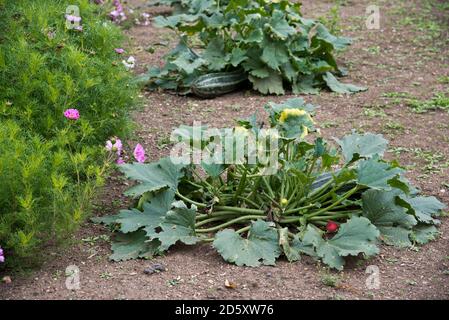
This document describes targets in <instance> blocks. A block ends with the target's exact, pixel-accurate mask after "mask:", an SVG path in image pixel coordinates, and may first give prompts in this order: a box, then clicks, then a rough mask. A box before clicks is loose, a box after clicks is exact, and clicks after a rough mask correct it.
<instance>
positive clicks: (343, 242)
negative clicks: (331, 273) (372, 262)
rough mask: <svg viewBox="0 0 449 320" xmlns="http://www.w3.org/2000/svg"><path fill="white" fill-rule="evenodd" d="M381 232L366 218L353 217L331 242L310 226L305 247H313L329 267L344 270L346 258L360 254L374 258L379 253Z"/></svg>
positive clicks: (305, 237)
mask: <svg viewBox="0 0 449 320" xmlns="http://www.w3.org/2000/svg"><path fill="white" fill-rule="evenodd" d="M378 237H379V230H377V228H376V227H375V226H374V225H373V224H371V222H370V221H369V220H368V219H367V218H364V217H356V216H354V217H352V218H351V219H349V220H348V221H347V222H346V223H343V224H342V225H340V229H339V231H338V233H337V234H336V235H335V236H334V237H333V238H332V239H329V240H325V239H323V236H322V233H321V232H320V231H319V230H318V229H316V228H315V227H314V226H312V225H308V226H307V229H306V232H305V234H304V237H303V239H302V240H303V244H304V245H311V246H313V247H314V248H315V252H316V254H317V255H318V257H320V258H321V259H322V260H323V262H324V263H325V264H327V265H328V266H330V267H332V268H335V269H338V270H342V269H343V266H344V263H345V261H344V257H346V256H349V255H351V256H357V255H358V254H360V253H363V254H365V255H366V256H372V255H375V254H377V253H379V248H378V247H377V246H376V239H377V238H378Z"/></svg>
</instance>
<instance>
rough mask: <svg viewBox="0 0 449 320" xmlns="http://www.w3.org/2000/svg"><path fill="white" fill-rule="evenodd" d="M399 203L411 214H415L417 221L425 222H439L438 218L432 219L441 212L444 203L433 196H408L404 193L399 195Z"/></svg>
mask: <svg viewBox="0 0 449 320" xmlns="http://www.w3.org/2000/svg"><path fill="white" fill-rule="evenodd" d="M400 200H402V201H399V204H401V205H403V206H404V207H406V208H407V209H408V210H409V212H410V213H411V214H414V215H415V216H416V219H418V221H419V222H423V223H427V224H439V223H440V222H439V220H437V219H434V217H437V216H439V215H440V214H441V210H443V209H444V208H445V207H446V205H445V204H444V203H441V202H440V201H439V200H438V199H437V198H435V197H424V196H419V197H410V196H406V195H401V196H400Z"/></svg>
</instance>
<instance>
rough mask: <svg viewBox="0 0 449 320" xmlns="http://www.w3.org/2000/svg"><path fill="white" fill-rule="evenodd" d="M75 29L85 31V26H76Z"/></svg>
mask: <svg viewBox="0 0 449 320" xmlns="http://www.w3.org/2000/svg"><path fill="white" fill-rule="evenodd" d="M73 30H76V31H80V32H81V31H83V26H76V27H75V28H73Z"/></svg>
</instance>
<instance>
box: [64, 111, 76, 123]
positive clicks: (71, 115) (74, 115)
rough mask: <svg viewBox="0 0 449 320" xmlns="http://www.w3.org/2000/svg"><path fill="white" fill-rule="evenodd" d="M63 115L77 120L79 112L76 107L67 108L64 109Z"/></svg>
mask: <svg viewBox="0 0 449 320" xmlns="http://www.w3.org/2000/svg"><path fill="white" fill-rule="evenodd" d="M64 117H66V118H67V119H69V120H78V119H79V117H80V112H79V111H78V110H77V109H67V110H66V111H64Z"/></svg>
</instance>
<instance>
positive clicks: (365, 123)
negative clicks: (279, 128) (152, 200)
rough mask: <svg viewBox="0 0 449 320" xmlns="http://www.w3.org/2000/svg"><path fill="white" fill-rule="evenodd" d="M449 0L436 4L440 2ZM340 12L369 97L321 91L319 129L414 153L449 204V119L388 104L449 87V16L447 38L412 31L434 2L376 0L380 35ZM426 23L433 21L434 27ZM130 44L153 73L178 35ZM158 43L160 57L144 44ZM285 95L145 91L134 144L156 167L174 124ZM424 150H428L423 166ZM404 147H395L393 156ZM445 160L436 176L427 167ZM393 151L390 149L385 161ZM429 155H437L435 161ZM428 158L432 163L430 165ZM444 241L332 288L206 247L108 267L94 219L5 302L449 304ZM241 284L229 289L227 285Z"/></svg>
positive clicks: (311, 10)
mask: <svg viewBox="0 0 449 320" xmlns="http://www.w3.org/2000/svg"><path fill="white" fill-rule="evenodd" d="M144 2H145V1H142V0H134V1H130V5H131V6H134V7H135V8H136V10H140V11H143V10H144V11H146V12H149V13H152V14H154V13H155V12H158V11H159V12H161V11H164V10H165V11H167V10H166V9H154V8H147V7H140V8H139V4H142V3H144ZM303 2H304V9H303V13H304V15H305V16H306V17H311V16H319V15H321V14H323V13H325V12H327V10H328V9H329V8H330V7H331V6H332V1H325V0H319V1H316V0H315V1H312V0H307V1H303ZM443 2H444V1H440V3H443ZM345 3H346V5H344V6H342V7H341V21H342V25H343V33H344V34H345V35H348V36H351V37H353V38H354V39H355V43H354V45H353V46H352V47H351V48H350V49H349V50H347V51H346V52H344V53H343V54H341V55H340V57H339V60H340V62H341V63H342V64H343V65H346V66H347V67H348V68H349V71H350V72H349V77H348V78H347V80H346V81H348V82H351V83H356V84H361V85H365V86H368V87H369V90H368V91H367V92H364V93H360V94H356V95H352V96H344V95H337V94H332V93H329V92H322V93H321V94H320V95H316V96H306V97H304V98H305V99H306V100H307V101H309V102H312V103H314V104H316V105H320V106H321V107H320V108H319V110H318V112H317V117H316V119H317V122H318V123H321V124H322V132H323V134H324V135H325V136H326V137H327V138H331V137H341V136H342V135H344V134H345V133H348V132H350V130H351V129H352V128H355V129H358V130H361V131H371V132H379V133H383V134H384V135H385V136H386V137H387V138H388V139H389V140H390V141H391V148H397V147H403V148H409V149H407V150H408V152H407V150H405V152H401V153H398V154H397V158H398V159H399V160H400V161H401V163H402V164H405V165H408V166H409V167H410V174H409V178H410V179H411V180H412V181H413V182H415V183H416V185H417V186H419V187H420V188H422V190H423V192H424V193H426V194H428V195H435V196H437V197H439V198H440V199H441V200H442V201H444V202H445V203H449V185H448V184H447V183H448V182H449V174H448V173H449V172H448V171H449V170H448V168H447V167H448V165H449V162H448V156H449V135H448V133H449V114H448V112H446V111H431V112H427V113H424V114H416V113H413V112H412V111H411V109H410V108H409V107H408V106H407V105H406V104H405V103H403V102H402V101H400V100H398V99H394V98H387V97H384V96H383V94H385V93H390V92H408V93H410V94H412V95H413V96H415V97H417V98H419V99H428V98H431V97H432V95H433V93H435V92H442V91H445V90H447V87H448V85H447V83H446V84H443V83H441V82H440V81H438V80H437V79H438V78H439V77H441V76H448V75H449V45H448V43H447V39H448V38H449V37H448V30H449V28H448V20H449V14H448V11H445V12H443V11H438V10H437V9H434V10H433V18H434V19H436V18H438V19H440V20H439V25H440V26H442V28H443V29H442V31H443V34H442V36H440V37H439V38H429V32H430V31H429V28H427V27H424V28H422V29H423V30H419V28H420V25H404V23H405V22H407V19H415V18H419V17H420V16H421V15H422V14H423V13H422V11H421V10H420V8H421V7H422V6H423V4H424V3H426V1H417V0H413V1H377V3H378V4H379V5H380V9H381V30H367V29H366V27H365V22H364V21H365V18H364V17H365V10H366V7H367V6H368V5H369V4H371V3H372V1H366V0H357V1H354V0H353V1H345ZM428 20H429V19H427V20H426V21H428ZM127 32H128V34H129V35H130V37H131V44H130V47H129V49H128V53H132V54H133V55H134V56H136V58H137V61H138V64H139V68H138V69H139V70H137V71H138V72H141V71H142V70H144V66H145V65H152V64H159V63H161V56H162V55H163V53H164V52H166V51H167V49H168V48H166V47H160V46H155V43H157V42H161V41H168V42H169V43H170V44H174V42H175V37H174V34H173V33H171V32H169V31H167V30H159V29H155V28H154V27H152V26H151V25H150V26H135V27H133V28H131V29H130V30H128V31H127ZM148 46H154V47H155V48H156V51H155V53H153V54H150V53H148V52H147V51H146V50H145V48H147V47H148ZM286 98H288V96H283V97H274V96H268V97H267V96H260V95H258V94H256V93H254V92H236V93H232V94H229V95H226V96H223V97H220V98H217V99H214V100H199V99H196V98H194V97H180V96H175V95H170V94H167V93H145V94H144V103H145V106H144V109H143V110H141V111H139V112H138V113H136V114H135V119H136V120H137V122H138V124H139V128H138V131H137V134H138V139H137V138H136V140H139V141H143V144H144V145H145V147H146V148H147V149H148V150H150V157H151V159H152V160H156V159H157V158H159V157H160V156H161V155H164V154H167V153H168V150H169V146H167V145H166V144H165V141H166V139H167V137H168V135H169V133H170V132H171V130H172V128H174V127H177V126H178V125H180V124H189V123H192V122H193V120H199V121H202V122H204V123H209V124H211V125H213V126H218V127H221V126H227V125H232V124H233V119H235V118H241V117H244V116H248V115H250V114H252V113H253V112H254V111H256V110H261V107H262V106H263V105H264V104H265V103H266V102H268V101H281V100H284V99H286ZM413 148H421V150H422V151H428V153H427V158H425V157H424V156H423V153H422V152H421V153H420V152H418V151H417V152H413V150H412V151H410V150H411V149H413ZM396 150H398V149H396ZM438 155H440V156H441V157H440V159H439V160H438V161H437V162H435V164H434V170H431V172H429V171H428V170H426V169H425V166H426V165H427V164H429V161H431V160H432V159H434V158H435V156H438ZM394 156H396V154H394V153H390V154H389V157H394ZM432 156H433V158H432V159H431V157H432ZM426 159H427V160H426ZM127 185H128V184H127V183H126V182H124V181H123V179H121V178H120V177H118V176H115V177H112V178H111V179H110V181H109V183H108V186H107V187H106V188H105V190H104V195H103V196H102V197H101V200H99V203H98V205H97V214H98V215H103V214H112V213H115V212H116V211H117V210H118V208H124V207H126V205H127V204H128V203H129V200H128V199H126V198H124V197H123V196H121V192H122V191H123V190H124V189H126V187H127ZM440 230H441V236H440V238H439V239H438V240H437V241H434V242H432V243H430V244H428V245H426V246H424V247H422V248H419V249H416V250H410V249H408V250H400V249H396V248H392V247H387V246H382V248H381V254H380V255H379V256H377V257H375V258H373V259H371V260H369V261H364V260H361V261H359V262H356V261H352V262H350V263H349V264H348V265H347V267H346V268H345V271H344V272H341V273H332V274H333V275H334V276H336V277H337V278H338V279H339V281H340V284H339V285H337V286H336V287H330V286H326V285H325V284H324V283H323V279H325V278H326V276H327V275H328V271H326V270H325V269H324V268H323V267H322V266H320V265H317V264H316V263H315V262H313V261H312V260H311V259H308V258H304V259H302V261H301V262H297V263H288V262H286V261H283V260H282V259H281V261H279V263H278V264H277V265H276V267H261V268H244V267H237V266H234V265H230V264H227V263H225V262H224V261H223V260H222V259H221V257H220V256H219V255H218V254H217V253H216V252H215V250H213V249H212V248H211V247H210V245H200V246H195V247H186V246H176V247H175V248H174V249H172V250H170V252H168V253H167V255H166V256H164V257H158V258H156V259H155V260H154V261H144V260H138V261H128V262H121V263H112V262H110V261H108V255H109V254H110V244H109V243H108V242H107V241H103V240H97V241H91V243H89V242H86V241H82V240H81V239H86V238H89V237H95V236H100V235H105V234H106V235H108V231H107V230H106V229H105V228H103V227H101V226H96V225H93V224H91V223H86V225H85V226H84V227H83V228H82V229H81V230H80V232H78V234H76V236H75V237H74V241H73V244H72V245H71V246H68V247H66V248H60V249H58V250H52V251H54V252H50V253H49V255H50V258H49V259H48V261H47V262H46V263H45V264H44V265H43V266H42V268H41V269H40V270H39V271H35V272H33V274H32V275H29V276H20V277H18V278H14V277H13V281H12V283H10V284H4V283H0V298H1V299H448V298H449V275H448V274H449V220H448V219H447V218H445V219H443V223H442V225H441V228H440ZM154 262H159V263H162V264H164V265H165V266H166V267H167V268H168V270H167V271H166V272H162V273H159V274H155V275H145V274H143V269H144V268H145V267H146V266H148V265H150V264H152V263H154ZM72 264H75V265H77V266H78V267H79V268H80V270H81V289H80V290H78V291H69V290H67V289H66V288H65V276H64V272H65V268H66V267H67V266H68V265H72ZM368 265H377V266H378V267H379V268H380V277H381V278H380V280H381V286H380V289H378V290H368V289H367V288H366V286H365V279H366V278H367V274H365V269H366V267H367V266H368ZM226 279H227V280H229V281H232V282H234V283H236V284H237V288H236V289H227V288H225V286H224V282H225V280H226Z"/></svg>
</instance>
